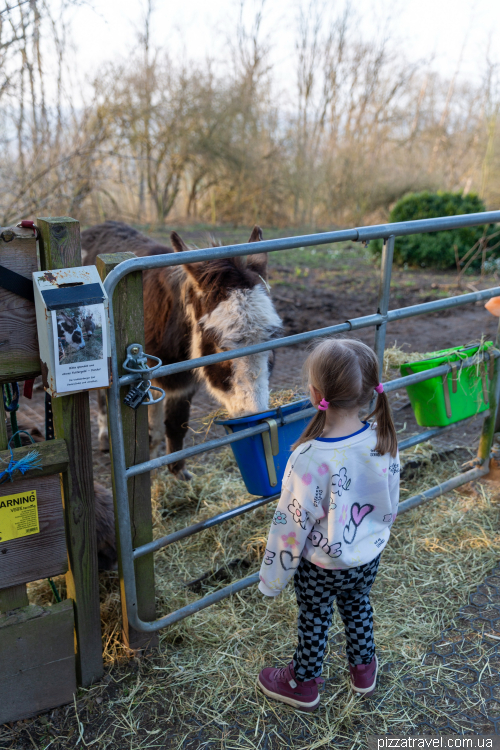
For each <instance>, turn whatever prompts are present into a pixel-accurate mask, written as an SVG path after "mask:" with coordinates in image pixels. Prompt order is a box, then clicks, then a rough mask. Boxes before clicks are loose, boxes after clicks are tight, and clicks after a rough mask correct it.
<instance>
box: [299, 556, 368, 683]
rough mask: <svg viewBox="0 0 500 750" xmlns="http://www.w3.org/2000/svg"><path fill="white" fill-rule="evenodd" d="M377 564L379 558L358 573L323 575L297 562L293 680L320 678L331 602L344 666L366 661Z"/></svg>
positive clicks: (320, 570)
mask: <svg viewBox="0 0 500 750" xmlns="http://www.w3.org/2000/svg"><path fill="white" fill-rule="evenodd" d="M379 562H380V555H378V556H377V557H376V558H375V559H374V560H372V561H371V562H369V563H366V565H360V566H359V567H357V568H348V569H347V570H325V569H323V568H318V566H317V565H313V564H312V563H311V562H309V560H306V559H305V558H302V560H301V561H300V564H299V566H298V568H297V570H296V571H295V576H294V583H295V594H296V595H297V604H298V605H299V617H298V631H299V643H298V646H297V650H296V652H295V656H294V658H293V668H294V671H295V675H296V677H297V679H298V680H300V681H304V680H311V679H312V678H313V677H319V676H320V675H321V670H322V666H323V658H324V655H325V648H326V642H327V640H328V630H329V628H330V625H331V624H332V617H333V603H334V601H335V598H336V599H337V607H338V609H339V613H340V616H341V618H342V621H343V623H344V629H345V637H346V651H347V658H348V659H349V663H350V664H351V665H352V666H355V665H356V664H369V663H370V662H371V660H372V659H373V656H374V654H375V643H374V641H373V610H372V606H371V604H370V599H369V593H370V589H371V587H372V585H373V582H374V580H375V576H376V574H377V569H378V564H379Z"/></svg>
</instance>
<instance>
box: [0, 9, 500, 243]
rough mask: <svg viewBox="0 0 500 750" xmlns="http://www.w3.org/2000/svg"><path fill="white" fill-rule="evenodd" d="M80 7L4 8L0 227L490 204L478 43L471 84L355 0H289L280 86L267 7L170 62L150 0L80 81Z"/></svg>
mask: <svg viewBox="0 0 500 750" xmlns="http://www.w3.org/2000/svg"><path fill="white" fill-rule="evenodd" d="M80 2H83V0H29V2H27V1H23V2H20V3H18V4H17V5H15V6H10V5H7V6H6V8H5V9H4V10H3V11H2V12H1V14H0V114H1V119H0V123H1V124H0V147H1V149H2V161H1V164H0V224H3V225H6V224H11V223H14V222H17V221H18V220H19V219H22V218H30V217H33V216H36V215H39V216H40V215H44V214H51V215H63V214H69V215H71V216H74V217H75V218H78V219H80V220H81V221H82V222H83V223H84V224H89V223H94V222H98V221H102V220H104V219H106V218H108V217H109V218H119V219H123V220H125V221H130V222H138V223H140V224H143V225H144V224H150V225H151V224H155V225H163V224H164V223H165V222H166V221H168V222H169V223H174V222H176V223H178V222H182V221H183V220H188V221H190V222H193V221H196V222H204V223H209V224H212V225H214V224H217V223H226V222H232V223H234V224H246V225H249V224H252V223H254V222H257V221H258V222H259V223H261V224H264V225H267V226H275V227H284V226H287V227H291V226H295V227H299V226H300V227H310V228H311V229H314V228H315V227H318V228H321V227H328V228H332V227H334V226H335V225H337V226H345V225H351V226H352V225H357V224H358V225H359V224H361V223H376V222H384V221H386V220H387V217H388V214H389V210H390V208H391V206H392V205H393V204H394V202H395V201H398V200H399V199H401V198H402V197H403V196H404V195H406V194H407V193H409V192H421V191H425V190H428V191H430V192H433V193H435V192H436V191H437V190H444V191H449V192H453V193H460V194H462V195H463V196H464V197H465V198H467V197H468V196H469V194H470V193H471V191H475V192H476V193H477V194H478V195H479V196H480V198H481V200H482V201H483V202H484V204H485V205H486V206H491V207H494V206H495V205H498V203H499V202H500V130H499V127H498V126H499V122H500V116H499V113H500V86H499V76H498V70H497V68H496V67H495V65H494V64H493V63H492V62H491V61H489V60H488V59H487V55H486V54H485V62H484V67H483V72H484V74H483V79H482V81H481V82H480V83H474V84H473V83H470V84H468V83H466V82H460V81H459V80H458V79H457V77H456V76H454V77H453V78H452V79H451V80H447V79H445V78H444V77H442V76H440V75H439V73H437V72H436V71H435V70H433V69H432V68H431V67H430V66H429V64H428V63H426V62H423V61H420V62H419V61H416V62H414V61H410V60H408V59H407V58H406V57H405V53H404V45H403V43H402V42H399V41H398V40H397V39H392V38H390V36H389V35H388V33H387V32H386V33H384V34H383V35H375V36H374V37H373V38H369V39H365V38H362V36H361V35H360V31H359V28H360V27H359V24H358V22H357V20H358V19H357V18H356V10H355V9H354V8H353V6H352V5H349V4H346V5H344V6H342V4H338V5H337V4H324V3H323V2H322V0H297V4H296V5H295V6H294V9H293V13H290V24H291V26H293V24H295V25H294V29H295V31H294V33H295V57H294V59H293V60H291V64H290V76H289V79H288V80H287V81H286V85H285V84H284V82H283V81H282V80H278V78H277V74H276V72H275V70H274V69H273V66H272V61H271V56H270V50H271V48H272V45H273V37H272V34H271V35H269V36H266V35H265V34H264V33H263V30H262V29H263V18H264V13H265V12H266V5H265V2H261V4H260V6H259V5H258V4H257V5H256V7H257V12H256V13H255V15H254V17H253V20H252V21H251V22H250V23H249V22H248V21H245V20H244V19H246V18H248V16H247V15H245V14H243V12H242V14H241V16H240V20H239V21H238V23H237V25H236V28H235V29H232V31H231V33H228V44H227V45H226V46H225V50H226V51H225V52H224V54H225V57H224V58H222V59H221V58H220V56H219V57H218V58H217V59H216V58H215V57H214V58H213V59H207V60H206V61H205V62H204V63H203V65H201V64H199V63H197V62H195V61H193V60H190V59H188V58H187V57H186V56H183V57H182V58H181V59H178V58H174V57H172V56H171V55H170V54H169V46H168V39H166V41H165V44H164V46H162V47H154V46H152V43H151V38H150V28H151V25H152V24H153V23H154V13H153V8H152V0H147V2H146V12H145V15H144V19H143V25H142V27H141V28H139V29H138V31H137V43H136V44H135V45H134V46H132V47H131V49H130V53H129V55H128V56H127V57H126V58H125V59H112V60H109V62H108V64H107V65H103V66H101V68H100V69H99V71H98V72H97V74H96V75H95V77H94V79H93V80H92V81H90V82H89V86H88V87H87V88H86V89H85V92H84V93H82V91H81V87H79V86H78V81H77V80H76V78H75V76H76V72H75V70H74V66H73V65H72V56H71V55H72V52H71V45H72V28H71V10H72V6H74V5H75V4H78V3H80ZM244 5H245V0H243V2H242V8H243V6H244ZM384 27H385V25H384ZM77 91H78V96H77V94H76V92H77ZM82 96H83V97H84V99H83V100H82ZM469 200H474V199H472V198H470V199H469Z"/></svg>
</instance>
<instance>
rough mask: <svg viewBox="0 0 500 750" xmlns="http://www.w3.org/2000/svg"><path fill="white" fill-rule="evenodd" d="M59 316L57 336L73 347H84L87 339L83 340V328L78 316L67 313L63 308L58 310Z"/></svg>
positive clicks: (57, 314)
mask: <svg viewBox="0 0 500 750" xmlns="http://www.w3.org/2000/svg"><path fill="white" fill-rule="evenodd" d="M56 317H57V336H58V338H60V339H61V340H63V341H65V342H66V344H68V345H69V347H70V348H71V349H74V350H75V351H78V349H83V347H84V346H85V341H84V340H83V333H82V329H81V327H80V325H79V323H77V321H76V318H75V317H73V316H72V315H67V314H66V313H65V312H64V311H63V310H58V311H57V313H56Z"/></svg>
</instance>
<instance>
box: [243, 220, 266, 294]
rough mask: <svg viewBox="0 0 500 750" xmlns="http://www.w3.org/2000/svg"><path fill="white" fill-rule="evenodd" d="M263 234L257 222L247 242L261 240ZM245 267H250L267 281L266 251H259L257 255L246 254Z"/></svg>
mask: <svg viewBox="0 0 500 750" xmlns="http://www.w3.org/2000/svg"><path fill="white" fill-rule="evenodd" d="M262 240H263V235H262V229H261V228H260V227H259V226H257V224H256V225H255V226H254V228H253V229H252V234H251V235H250V239H249V240H248V241H249V242H262ZM247 268H250V269H251V270H252V271H255V273H258V274H259V276H261V277H262V278H263V279H264V281H267V253H259V254H258V255H247Z"/></svg>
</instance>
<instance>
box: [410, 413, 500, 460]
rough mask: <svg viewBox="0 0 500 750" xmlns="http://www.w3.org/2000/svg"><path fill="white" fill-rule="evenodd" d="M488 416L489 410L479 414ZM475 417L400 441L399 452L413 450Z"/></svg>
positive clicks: (475, 415)
mask: <svg viewBox="0 0 500 750" xmlns="http://www.w3.org/2000/svg"><path fill="white" fill-rule="evenodd" d="M488 414H489V410H488V411H483V412H481V415H482V416H483V417H486V416H487V415H488ZM475 417H477V414H474V415H473V416H472V417H466V418H465V419H459V420H457V421H456V422H452V424H447V425H445V426H444V427H433V428H432V429H431V430H426V431H425V432H419V433H418V434H417V435H412V437H409V438H406V440H401V442H400V443H398V448H399V452H401V451H406V450H408V448H413V446H414V445H418V444H419V443H425V441H426V440H430V439H431V438H432V437H435V436H436V435H440V434H441V433H442V432H446V430H449V429H450V428H452V427H456V426H457V425H459V424H463V423H464V422H470V420H471V419H474V418H475Z"/></svg>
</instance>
